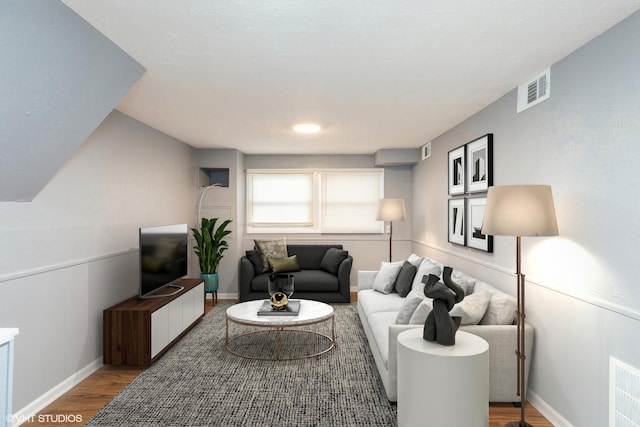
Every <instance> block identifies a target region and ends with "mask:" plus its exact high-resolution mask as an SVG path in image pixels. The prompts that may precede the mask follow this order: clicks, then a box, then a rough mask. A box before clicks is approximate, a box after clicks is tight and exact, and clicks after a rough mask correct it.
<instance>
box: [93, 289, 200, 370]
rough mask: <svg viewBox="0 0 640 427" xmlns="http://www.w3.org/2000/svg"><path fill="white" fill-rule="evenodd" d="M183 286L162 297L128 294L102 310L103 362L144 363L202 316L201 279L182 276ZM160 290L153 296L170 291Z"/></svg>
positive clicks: (164, 348)
mask: <svg viewBox="0 0 640 427" xmlns="http://www.w3.org/2000/svg"><path fill="white" fill-rule="evenodd" d="M176 284H178V285H180V286H183V287H184V289H183V290H182V291H180V292H179V293H177V294H176V295H172V296H167V297H165V298H153V299H138V297H137V296H135V297H131V298H129V299H127V300H125V301H123V302H121V303H119V304H116V305H114V306H113V307H109V308H107V309H106V310H104V312H103V335H102V341H103V346H104V349H103V362H104V363H105V364H107V365H118V366H119V365H129V366H147V365H149V364H151V362H153V361H155V360H156V359H158V358H159V357H160V356H162V354H163V353H164V352H165V351H167V350H168V349H169V348H170V347H171V346H172V345H173V344H174V343H175V342H176V341H178V340H179V339H180V338H181V337H182V336H183V335H184V334H185V333H186V332H187V331H188V330H189V329H191V327H192V326H193V325H194V324H195V323H196V322H197V321H198V320H200V318H202V316H204V298H205V297H204V282H203V280H202V279H182V280H180V281H178V282H177V283H176ZM174 291H175V288H163V289H160V290H159V291H158V292H157V293H155V295H162V294H170V293H172V292H174Z"/></svg>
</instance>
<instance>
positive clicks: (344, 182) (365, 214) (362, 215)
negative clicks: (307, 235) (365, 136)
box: [321, 169, 384, 233]
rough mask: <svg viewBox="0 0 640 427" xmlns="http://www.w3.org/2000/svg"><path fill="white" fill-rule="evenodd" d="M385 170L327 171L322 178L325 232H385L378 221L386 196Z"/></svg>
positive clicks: (323, 224) (323, 227)
mask: <svg viewBox="0 0 640 427" xmlns="http://www.w3.org/2000/svg"><path fill="white" fill-rule="evenodd" d="M382 178H383V174H382V170H378V169H376V170H366V171H359V170H335V171H332V170H326V171H324V172H323V180H322V190H323V191H322V198H323V200H322V207H323V210H322V227H321V228H322V231H323V232H324V233H382V232H383V226H384V224H383V222H382V221H377V220H376V212H377V209H378V201H379V200H380V199H381V198H382V197H383V189H384V180H383V179H382Z"/></svg>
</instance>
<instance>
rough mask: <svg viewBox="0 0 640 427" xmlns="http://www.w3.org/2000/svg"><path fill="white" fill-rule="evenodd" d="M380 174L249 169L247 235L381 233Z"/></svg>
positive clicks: (382, 187)
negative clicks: (378, 215) (379, 217)
mask: <svg viewBox="0 0 640 427" xmlns="http://www.w3.org/2000/svg"><path fill="white" fill-rule="evenodd" d="M383 189H384V172H383V170H382V169H320V170H249V171H247V232H248V233H381V232H382V231H383V223H382V222H380V221H376V219H375V217H376V211H377V207H378V200H379V199H381V198H383V196H384V192H383Z"/></svg>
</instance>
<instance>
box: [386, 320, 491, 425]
mask: <svg viewBox="0 0 640 427" xmlns="http://www.w3.org/2000/svg"><path fill="white" fill-rule="evenodd" d="M422 332H423V329H422V328H416V329H410V330H408V331H405V332H402V333H401V334H400V335H398V426H400V427H405V426H407V427H409V426H418V425H429V426H433V427H445V426H465V427H471V426H478V427H487V426H488V425H489V344H488V343H487V342H486V341H485V340H484V339H482V338H480V337H479V336H477V335H473V334H470V333H468V332H464V331H458V332H457V333H456V344H455V345H453V346H443V345H440V344H438V343H435V342H430V341H425V340H424V339H422Z"/></svg>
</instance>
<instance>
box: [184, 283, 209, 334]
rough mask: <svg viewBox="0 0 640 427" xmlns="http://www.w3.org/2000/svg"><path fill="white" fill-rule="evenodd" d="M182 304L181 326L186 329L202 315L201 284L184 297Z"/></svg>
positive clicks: (202, 297)
mask: <svg viewBox="0 0 640 427" xmlns="http://www.w3.org/2000/svg"><path fill="white" fill-rule="evenodd" d="M184 297H185V299H184V302H183V304H182V309H183V312H182V326H183V327H184V328H187V327H188V326H189V325H191V324H192V323H193V322H195V320H196V319H197V318H198V317H200V316H201V315H202V314H203V313H204V284H203V283H201V284H199V285H198V286H196V287H195V288H193V289H192V290H191V291H189V292H188V293H187V294H186V295H185V296H184Z"/></svg>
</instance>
